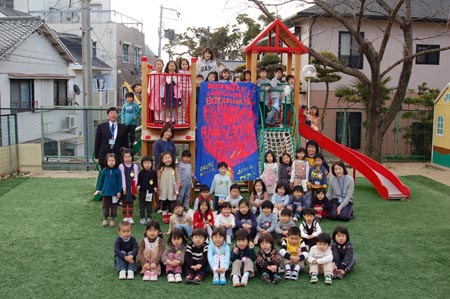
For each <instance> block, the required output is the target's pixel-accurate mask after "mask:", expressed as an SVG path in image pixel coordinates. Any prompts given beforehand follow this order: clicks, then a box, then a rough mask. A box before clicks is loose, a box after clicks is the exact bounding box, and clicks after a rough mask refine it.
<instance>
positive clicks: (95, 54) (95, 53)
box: [92, 41, 97, 58]
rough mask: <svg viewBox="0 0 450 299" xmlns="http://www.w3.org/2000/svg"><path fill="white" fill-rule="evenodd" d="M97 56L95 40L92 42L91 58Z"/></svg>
mask: <svg viewBox="0 0 450 299" xmlns="http://www.w3.org/2000/svg"><path fill="white" fill-rule="evenodd" d="M94 57H97V42H94V41H93V42H92V58H94Z"/></svg>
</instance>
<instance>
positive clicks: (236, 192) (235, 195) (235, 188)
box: [225, 184, 242, 215]
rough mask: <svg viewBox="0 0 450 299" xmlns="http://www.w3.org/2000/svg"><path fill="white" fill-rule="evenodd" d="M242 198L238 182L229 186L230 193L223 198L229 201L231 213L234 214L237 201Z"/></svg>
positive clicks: (236, 208)
mask: <svg viewBox="0 0 450 299" xmlns="http://www.w3.org/2000/svg"><path fill="white" fill-rule="evenodd" d="M241 199H242V195H241V187H239V185H238V184H233V185H231V187H230V194H229V195H228V196H227V198H225V202H229V203H230V204H231V213H233V214H234V215H236V212H237V211H238V204H239V201H240V200H241Z"/></svg>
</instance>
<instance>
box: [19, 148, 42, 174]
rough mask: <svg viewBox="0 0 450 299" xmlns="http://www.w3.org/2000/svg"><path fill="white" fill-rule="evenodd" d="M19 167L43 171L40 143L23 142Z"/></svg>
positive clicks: (32, 170)
mask: <svg viewBox="0 0 450 299" xmlns="http://www.w3.org/2000/svg"><path fill="white" fill-rule="evenodd" d="M18 146H19V167H20V169H21V170H22V171H31V172H35V173H36V172H37V173H39V172H42V149H41V144H40V143H21V144H19V145H18Z"/></svg>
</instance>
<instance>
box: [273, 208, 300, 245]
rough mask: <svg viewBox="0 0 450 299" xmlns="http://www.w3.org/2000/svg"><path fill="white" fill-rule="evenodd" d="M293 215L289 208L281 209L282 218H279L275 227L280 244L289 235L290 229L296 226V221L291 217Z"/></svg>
mask: <svg viewBox="0 0 450 299" xmlns="http://www.w3.org/2000/svg"><path fill="white" fill-rule="evenodd" d="M291 215H292V212H291V210H289V209H288V208H284V209H282V210H281V213H280V220H278V223H277V226H276V227H275V233H276V234H277V236H276V240H277V243H278V244H281V242H282V240H283V239H284V238H286V237H287V235H288V231H289V229H290V228H291V227H294V226H295V222H294V221H293V220H292V219H291Z"/></svg>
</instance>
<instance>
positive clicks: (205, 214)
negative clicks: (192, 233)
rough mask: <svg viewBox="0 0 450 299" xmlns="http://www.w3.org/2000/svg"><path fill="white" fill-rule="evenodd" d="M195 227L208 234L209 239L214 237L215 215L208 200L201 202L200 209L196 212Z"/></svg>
mask: <svg viewBox="0 0 450 299" xmlns="http://www.w3.org/2000/svg"><path fill="white" fill-rule="evenodd" d="M193 218H194V219H193V227H194V230H195V229H196V228H200V229H204V230H206V231H207V232H208V235H209V237H210V238H211V235H212V228H213V227H214V215H213V213H212V211H211V206H210V204H209V202H208V201H207V200H206V199H202V200H200V203H199V204H198V209H197V210H196V211H195V212H194V217H193Z"/></svg>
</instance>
